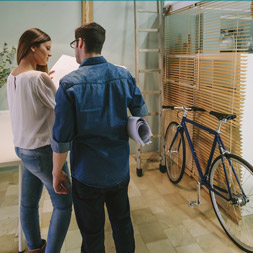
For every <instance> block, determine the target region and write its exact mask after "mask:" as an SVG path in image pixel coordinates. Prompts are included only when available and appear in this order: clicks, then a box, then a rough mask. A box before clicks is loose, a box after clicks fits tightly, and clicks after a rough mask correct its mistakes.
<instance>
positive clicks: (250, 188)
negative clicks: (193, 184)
mask: <svg viewBox="0 0 253 253" xmlns="http://www.w3.org/2000/svg"><path fill="white" fill-rule="evenodd" d="M223 159H224V165H225V168H226V173H227V180H228V183H229V186H230V189H231V194H232V198H233V200H232V201H229V202H228V201H226V200H225V199H223V198H222V197H221V196H219V195H218V194H215V193H214V192H213V191H210V197H211V201H212V205H213V208H214V211H215V213H216V216H217V218H218V220H219V222H220V224H221V226H222V227H223V229H224V230H225V232H226V233H227V235H228V236H229V237H230V239H231V240H232V241H233V242H234V243H235V244H236V245H237V246H238V247H239V248H240V249H242V250H244V251H246V252H253V168H252V166H251V165H250V164H249V163H248V162H247V161H245V160H244V159H242V158H240V157H238V156H236V155H232V154H228V155H226V156H223ZM232 168H234V170H235V173H236V175H237V178H238V180H239V182H240V185H241V188H242V189H243V191H242V190H241V188H240V186H239V184H238V182H237V179H236V176H235V173H234V172H233V169H232ZM209 183H210V186H211V187H212V188H214V189H216V190H217V191H218V192H219V193H221V194H222V195H223V196H224V197H226V198H228V199H229V193H228V187H227V185H228V184H227V182H226V177H225V174H224V168H223V163H222V157H221V156H219V157H217V158H216V159H215V160H214V162H213V164H212V166H211V169H210V174H209ZM243 192H244V194H245V195H244V194H243ZM245 196H246V197H245Z"/></svg>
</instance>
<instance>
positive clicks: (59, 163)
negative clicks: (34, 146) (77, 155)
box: [53, 152, 70, 194]
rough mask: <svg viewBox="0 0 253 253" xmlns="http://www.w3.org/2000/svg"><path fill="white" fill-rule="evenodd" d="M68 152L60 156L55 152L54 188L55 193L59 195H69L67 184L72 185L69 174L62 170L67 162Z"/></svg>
mask: <svg viewBox="0 0 253 253" xmlns="http://www.w3.org/2000/svg"><path fill="white" fill-rule="evenodd" d="M67 155H68V152H65V153H62V154H59V153H55V152H53V164H54V166H53V187H54V191H55V192H56V193H59V194H67V193H68V192H69V190H68V187H67V186H66V184H70V181H69V178H68V176H67V174H66V173H65V172H64V171H63V170H62V167H63V165H64V163H65V162H66V158H67Z"/></svg>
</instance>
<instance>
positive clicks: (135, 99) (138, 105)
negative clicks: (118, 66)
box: [128, 77, 148, 117]
mask: <svg viewBox="0 0 253 253" xmlns="http://www.w3.org/2000/svg"><path fill="white" fill-rule="evenodd" d="M130 85H131V90H132V94H131V95H132V99H131V102H130V104H129V105H128V108H129V110H130V112H131V114H132V115H133V116H137V117H145V116H147V115H148V108H147V105H146V103H145V101H144V99H143V96H142V94H141V92H140V89H139V88H138V87H137V85H136V81H135V78H133V77H132V79H131V83H130Z"/></svg>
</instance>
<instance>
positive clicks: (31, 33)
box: [17, 28, 51, 73]
mask: <svg viewBox="0 0 253 253" xmlns="http://www.w3.org/2000/svg"><path fill="white" fill-rule="evenodd" d="M47 41H51V38H50V36H49V35H48V34H46V33H45V32H43V31H41V30H40V29H38V28H31V29H29V30H27V31H25V32H24V33H23V34H22V35H21V37H20V39H19V42H18V49H17V63H18V65H19V63H20V61H21V60H22V59H23V58H24V57H25V56H27V55H28V53H29V51H30V50H31V47H32V46H35V47H39V46H40V44H41V43H44V42H47ZM36 70H39V71H42V72H47V73H48V67H47V65H45V66H41V65H37V67H36Z"/></svg>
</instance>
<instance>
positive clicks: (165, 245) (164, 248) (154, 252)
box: [147, 239, 176, 253]
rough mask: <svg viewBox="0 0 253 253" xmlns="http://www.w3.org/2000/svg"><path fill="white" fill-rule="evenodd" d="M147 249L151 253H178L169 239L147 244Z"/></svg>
mask: <svg viewBox="0 0 253 253" xmlns="http://www.w3.org/2000/svg"><path fill="white" fill-rule="evenodd" d="M147 248H148V251H149V252H150V253H158V252H162V253H176V250H175V249H174V248H173V246H172V245H171V243H170V241H169V240H168V239H167V240H161V241H156V242H151V243H147Z"/></svg>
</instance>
